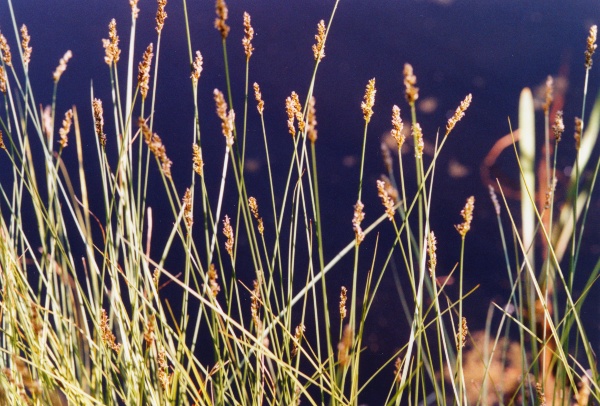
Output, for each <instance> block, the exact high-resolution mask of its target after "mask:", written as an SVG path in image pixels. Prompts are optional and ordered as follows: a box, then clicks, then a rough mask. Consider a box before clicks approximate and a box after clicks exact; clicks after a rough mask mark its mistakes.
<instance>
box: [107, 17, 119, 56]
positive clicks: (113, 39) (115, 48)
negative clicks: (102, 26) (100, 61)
mask: <svg viewBox="0 0 600 406" xmlns="http://www.w3.org/2000/svg"><path fill="white" fill-rule="evenodd" d="M102 46H103V47H104V53H105V56H104V62H106V64H107V65H112V64H113V63H117V62H119V57H120V56H121V50H120V49H119V36H118V35H117V21H116V20H115V19H114V18H113V19H112V20H110V23H109V24H108V39H103V40H102Z"/></svg>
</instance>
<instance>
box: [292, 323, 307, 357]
mask: <svg viewBox="0 0 600 406" xmlns="http://www.w3.org/2000/svg"><path fill="white" fill-rule="evenodd" d="M305 331H306V327H305V326H304V324H302V323H300V324H298V325H297V326H296V330H295V331H294V340H293V342H294V346H293V347H292V357H295V356H296V355H297V354H298V348H300V344H301V342H302V337H303V336H304V332H305Z"/></svg>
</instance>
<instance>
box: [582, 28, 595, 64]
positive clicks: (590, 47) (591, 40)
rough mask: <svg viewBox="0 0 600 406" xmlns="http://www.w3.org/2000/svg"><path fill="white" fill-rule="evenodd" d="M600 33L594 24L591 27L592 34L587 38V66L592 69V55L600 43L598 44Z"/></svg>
mask: <svg viewBox="0 0 600 406" xmlns="http://www.w3.org/2000/svg"><path fill="white" fill-rule="evenodd" d="M597 34H598V27H597V26H596V25H592V26H591V27H590V34H589V35H588V38H587V46H586V49H585V68H586V69H592V62H593V61H592V55H594V52H595V51H596V48H597V47H598V45H596V36H597Z"/></svg>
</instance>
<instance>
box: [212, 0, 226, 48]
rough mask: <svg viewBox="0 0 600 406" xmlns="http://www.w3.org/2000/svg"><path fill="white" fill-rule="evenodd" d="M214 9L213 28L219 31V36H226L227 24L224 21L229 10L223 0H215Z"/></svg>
mask: <svg viewBox="0 0 600 406" xmlns="http://www.w3.org/2000/svg"><path fill="white" fill-rule="evenodd" d="M215 11H216V12H217V18H216V19H215V28H216V29H217V30H219V32H220V33H221V38H223V39H225V38H227V35H229V26H228V25H227V23H226V21H227V18H228V14H229V10H228V9H227V4H225V0H217V2H216V5H215Z"/></svg>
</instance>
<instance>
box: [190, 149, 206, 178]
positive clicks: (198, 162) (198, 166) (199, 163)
mask: <svg viewBox="0 0 600 406" xmlns="http://www.w3.org/2000/svg"><path fill="white" fill-rule="evenodd" d="M192 149H193V158H192V160H193V163H194V172H196V173H197V174H198V175H199V176H204V169H203V168H204V161H203V160H202V149H201V148H200V147H199V146H198V145H197V144H194V145H193V146H192Z"/></svg>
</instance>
